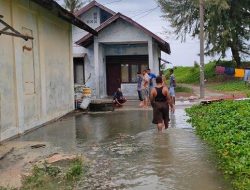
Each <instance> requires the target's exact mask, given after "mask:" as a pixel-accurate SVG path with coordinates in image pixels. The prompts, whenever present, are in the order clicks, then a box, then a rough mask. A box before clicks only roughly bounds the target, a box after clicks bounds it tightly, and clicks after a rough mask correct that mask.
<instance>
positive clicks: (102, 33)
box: [73, 1, 170, 98]
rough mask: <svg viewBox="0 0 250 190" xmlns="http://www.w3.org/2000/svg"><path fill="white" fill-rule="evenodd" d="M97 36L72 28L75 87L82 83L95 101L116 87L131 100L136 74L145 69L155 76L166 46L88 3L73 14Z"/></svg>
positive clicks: (122, 17)
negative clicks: (92, 29)
mask: <svg viewBox="0 0 250 190" xmlns="http://www.w3.org/2000/svg"><path fill="white" fill-rule="evenodd" d="M75 15H76V16H78V17H79V18H80V19H81V20H82V21H84V22H85V23H87V24H88V25H89V26H91V27H92V28H95V29H96V31H97V32H98V36H94V35H92V34H88V33H86V32H81V31H79V30H78V29H77V28H73V42H75V44H74V45H73V56H74V73H75V79H74V80H75V83H80V84H81V83H82V84H83V83H85V82H86V79H87V78H89V76H91V77H90V80H89V81H88V82H87V83H86V85H87V86H89V87H91V88H92V89H93V90H94V95H95V96H96V97H97V98H104V97H106V96H110V95H112V94H113V93H114V92H115V91H116V90H117V88H118V87H121V88H122V91H123V93H124V95H125V96H135V95H136V93H137V91H136V73H137V71H142V70H144V69H146V68H148V67H149V68H151V70H152V72H154V73H156V74H158V73H159V68H160V58H161V51H164V52H166V53H168V54H170V46H169V44H168V43H167V42H166V41H164V40H163V39H161V38H160V37H158V36H157V35H155V34H154V33H152V32H150V31H149V30H147V29H146V28H144V27H143V26H141V25H140V24H138V23H137V22H135V21H133V20H132V19H131V18H129V17H127V16H125V15H122V14H121V13H115V12H114V11H112V10H110V9H108V8H107V7H105V6H103V5H101V4H99V3H97V2H96V1H92V2H91V3H89V4H88V5H86V6H85V7H83V8H82V9H81V10H79V11H77V12H76V13H75Z"/></svg>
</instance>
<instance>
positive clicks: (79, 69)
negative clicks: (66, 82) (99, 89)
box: [74, 58, 85, 84]
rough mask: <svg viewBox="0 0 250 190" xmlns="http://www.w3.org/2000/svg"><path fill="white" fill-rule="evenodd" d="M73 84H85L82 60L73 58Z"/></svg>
mask: <svg viewBox="0 0 250 190" xmlns="http://www.w3.org/2000/svg"><path fill="white" fill-rule="evenodd" d="M74 82H75V83H76V84H84V83H85V75H84V60H83V58H74Z"/></svg>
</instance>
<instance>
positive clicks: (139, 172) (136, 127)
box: [20, 108, 230, 190]
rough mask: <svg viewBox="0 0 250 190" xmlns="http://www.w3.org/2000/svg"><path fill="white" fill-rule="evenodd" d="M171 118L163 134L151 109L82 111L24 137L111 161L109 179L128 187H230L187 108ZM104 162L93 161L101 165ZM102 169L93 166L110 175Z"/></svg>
mask: <svg viewBox="0 0 250 190" xmlns="http://www.w3.org/2000/svg"><path fill="white" fill-rule="evenodd" d="M170 119H171V122H170V128H169V129H168V130H165V131H164V133H162V134H158V133H157V130H156V127H155V125H153V124H152V123H151V120H152V111H149V110H147V111H124V112H122V111H119V112H114V113H101V114H88V115H78V116H75V117H69V118H66V119H64V120H61V121H58V122H56V123H53V124H50V125H48V126H46V127H44V128H40V129H38V130H36V131H34V132H33V133H29V134H27V135H25V136H23V137H22V138H21V139H20V140H41V141H48V142H49V143H51V144H52V145H54V146H57V147H61V149H62V150H64V151H66V152H72V151H73V152H74V151H75V152H80V153H83V154H84V155H86V156H87V157H88V158H89V159H90V160H93V161H94V162H95V163H97V164H98V163H100V162H104V163H109V164H108V166H107V165H105V167H108V171H110V173H109V175H110V176H109V179H112V182H113V183H115V184H118V185H121V186H120V187H123V189H143V190H145V189H146V190H147V189H148V190H151V189H164V190H172V189H174V190H200V189H202V190H229V189H230V188H229V186H228V185H227V184H226V183H225V181H224V180H223V177H222V175H221V174H220V173H218V171H217V170H216V169H215V166H214V165H213V162H212V161H213V160H212V161H211V153H210V152H209V151H208V150H207V148H206V146H205V145H204V144H203V143H202V142H201V141H200V140H199V138H197V137H196V136H195V134H194V133H193V131H192V129H191V126H190V124H188V123H186V119H187V116H186V114H185V111H184V109H183V108H179V109H178V108H177V109H176V113H175V114H170ZM187 129H188V130H187ZM103 167H104V166H103ZM105 167H104V168H102V166H101V165H97V166H94V168H98V169H99V170H100V171H102V170H103V171H104V170H107V168H105ZM99 170H98V171H99ZM97 174H99V172H97V171H93V174H92V176H93V180H99V181H100V183H101V184H102V182H104V181H102V180H107V179H105V177H104V176H101V175H100V176H101V177H100V176H99V177H96V176H95V175H97ZM104 175H106V174H104ZM90 176H91V175H90ZM86 183H87V182H84V184H86ZM90 189H91V188H90ZM93 189H95V188H93Z"/></svg>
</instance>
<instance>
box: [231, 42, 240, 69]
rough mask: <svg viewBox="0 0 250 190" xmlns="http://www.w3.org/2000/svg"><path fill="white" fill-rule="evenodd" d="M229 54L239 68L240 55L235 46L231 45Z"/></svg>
mask: <svg viewBox="0 0 250 190" xmlns="http://www.w3.org/2000/svg"><path fill="white" fill-rule="evenodd" d="M231 52H232V55H233V58H234V60H235V62H236V64H237V67H241V58H240V53H239V50H238V48H237V46H234V45H232V46H231Z"/></svg>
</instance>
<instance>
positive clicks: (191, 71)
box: [165, 61, 250, 84]
mask: <svg viewBox="0 0 250 190" xmlns="http://www.w3.org/2000/svg"><path fill="white" fill-rule="evenodd" d="M216 65H220V66H225V67H236V65H235V63H234V62H232V61H218V62H216V61H211V62H209V63H207V64H205V79H206V80H207V81H208V82H214V81H225V80H228V78H232V77H228V76H226V75H222V76H217V75H216V74H215V67H216ZM242 65H243V66H245V67H250V62H243V63H242ZM165 74H166V75H168V74H169V73H168V72H167V71H165ZM174 74H175V77H176V82H177V84H178V83H184V84H197V83H199V81H200V68H199V65H198V64H195V65H194V66H192V67H176V68H175V69H174ZM167 78H168V76H167Z"/></svg>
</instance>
